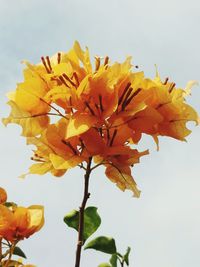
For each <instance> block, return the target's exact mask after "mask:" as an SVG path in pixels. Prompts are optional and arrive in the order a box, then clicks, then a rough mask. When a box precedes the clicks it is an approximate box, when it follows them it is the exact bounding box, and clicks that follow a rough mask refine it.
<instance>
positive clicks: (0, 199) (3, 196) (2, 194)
mask: <svg viewBox="0 0 200 267" xmlns="http://www.w3.org/2000/svg"><path fill="white" fill-rule="evenodd" d="M6 200H7V193H6V190H5V189H4V188H2V187H0V204H3V203H5V202H6Z"/></svg>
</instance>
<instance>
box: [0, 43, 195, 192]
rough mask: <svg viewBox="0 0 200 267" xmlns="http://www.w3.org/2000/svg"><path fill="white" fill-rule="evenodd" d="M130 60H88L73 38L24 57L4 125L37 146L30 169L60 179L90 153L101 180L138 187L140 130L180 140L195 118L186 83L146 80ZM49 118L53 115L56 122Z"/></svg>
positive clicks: (89, 155) (156, 139)
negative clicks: (62, 48) (52, 50)
mask: <svg viewBox="0 0 200 267" xmlns="http://www.w3.org/2000/svg"><path fill="white" fill-rule="evenodd" d="M130 60H131V58H127V59H126V60H125V62H124V63H114V64H110V62H109V58H108V57H106V58H105V59H101V58H99V57H95V67H94V68H93V66H92V64H91V62H90V57H89V51H88V49H87V48H86V50H85V51H83V50H82V49H81V47H80V45H79V43H78V42H75V44H74V46H73V48H72V49H71V50H70V51H69V52H67V53H58V54H56V55H55V56H53V57H52V58H49V57H46V58H43V57H42V58H41V63H40V64H38V65H31V64H30V63H28V62H25V64H26V66H27V68H26V69H25V70H24V81H23V82H22V83H19V84H18V85H17V88H16V90H15V91H14V92H11V93H10V94H9V95H8V97H9V99H10V100H9V102H8V103H9V105H10V106H11V109H12V110H11V114H10V116H9V117H8V118H6V119H4V120H3V121H4V124H5V125H7V124H8V123H17V124H19V125H21V126H22V129H23V130H22V135H24V136H25V137H26V138H27V143H28V144H33V145H35V146H36V150H35V151H34V155H33V157H32V159H33V160H34V161H36V163H35V164H33V165H32V166H31V167H30V170H29V171H30V173H32V174H41V175H42V174H45V173H47V172H51V173H52V174H53V175H55V176H62V175H63V174H64V173H65V172H66V171H67V170H68V169H70V168H72V167H75V166H77V165H79V166H80V165H81V164H82V163H83V162H84V161H88V159H89V158H90V157H93V159H94V162H95V163H97V164H102V165H104V166H105V167H106V171H105V173H106V175H107V177H108V178H109V179H110V180H111V181H113V182H115V183H116V184H117V186H118V187H119V188H120V189H122V190H125V189H129V190H131V191H133V193H134V196H136V197H139V195H140V191H139V190H138V188H137V186H136V183H135V181H134V179H133V177H132V175H131V167H132V166H133V165H134V164H135V163H138V162H139V159H140V157H141V156H143V155H145V154H147V153H148V151H144V152H138V150H137V149H135V148H133V146H136V145H137V143H138V142H139V141H140V140H141V137H142V134H148V135H151V136H152V137H153V138H154V140H155V141H156V143H158V136H170V137H172V138H176V139H178V140H182V141H183V140H185V137H186V136H187V135H188V134H189V133H190V130H188V129H187V127H186V123H187V122H188V121H195V122H196V123H197V122H198V115H197V113H196V111H195V110H194V109H193V108H192V107H191V106H189V105H188V104H186V102H185V97H186V96H187V95H188V94H189V93H190V88H191V86H192V84H193V82H190V83H189V84H188V86H187V87H186V89H185V90H183V89H181V88H177V87H176V85H175V83H173V82H169V80H168V79H166V80H165V81H162V80H161V79H160V77H159V75H158V74H157V75H156V77H155V79H153V80H152V79H149V78H146V77H145V76H144V73H143V72H141V71H139V72H138V71H132V65H131V63H130ZM55 118H56V119H55Z"/></svg>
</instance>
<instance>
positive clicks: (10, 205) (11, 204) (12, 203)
mask: <svg viewBox="0 0 200 267" xmlns="http://www.w3.org/2000/svg"><path fill="white" fill-rule="evenodd" d="M3 205H4V206H6V207H7V208H10V207H17V204H16V203H15V202H5V203H4V204H3Z"/></svg>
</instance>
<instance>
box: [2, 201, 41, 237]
mask: <svg viewBox="0 0 200 267" xmlns="http://www.w3.org/2000/svg"><path fill="white" fill-rule="evenodd" d="M43 224H44V209H43V207H42V206H39V205H34V206H30V207H28V208H24V207H16V208H15V209H13V210H11V209H9V208H7V207H5V206H3V205H0V236H1V237H2V238H4V239H6V240H9V241H11V242H13V241H16V240H21V239H24V238H28V237H29V236H30V235H32V234H34V233H35V232H37V231H39V230H40V229H41V227H42V226H43Z"/></svg>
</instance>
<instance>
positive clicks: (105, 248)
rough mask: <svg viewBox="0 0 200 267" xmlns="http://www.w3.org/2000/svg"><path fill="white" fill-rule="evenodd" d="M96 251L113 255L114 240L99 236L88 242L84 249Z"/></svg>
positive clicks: (114, 249)
mask: <svg viewBox="0 0 200 267" xmlns="http://www.w3.org/2000/svg"><path fill="white" fill-rule="evenodd" d="M89 248H91V249H96V250H98V251H101V252H104V253H108V254H114V253H116V252H117V250H116V245H115V240H114V239H113V238H112V237H106V236H99V237H97V238H95V239H93V240H92V241H90V242H89V243H88V244H87V245H86V246H85V248H84V249H89Z"/></svg>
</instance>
